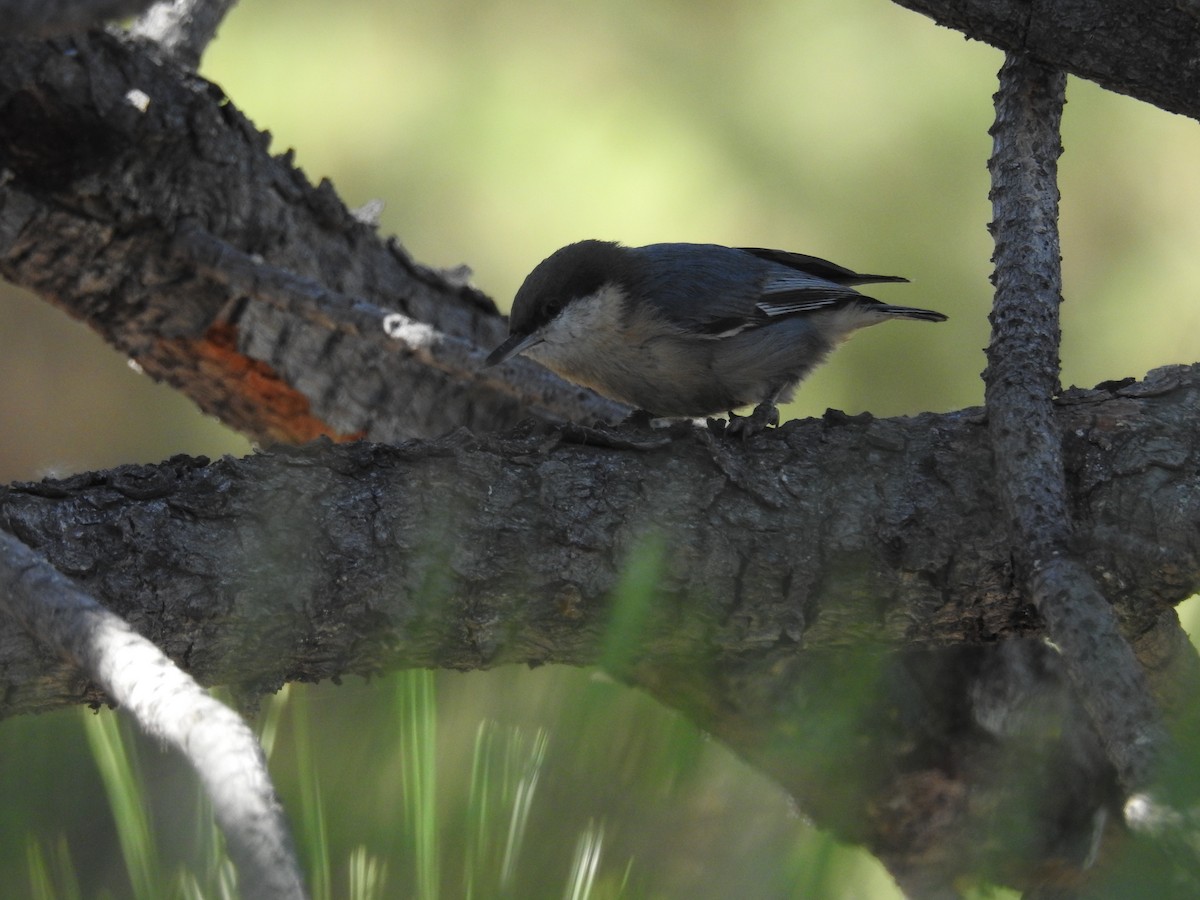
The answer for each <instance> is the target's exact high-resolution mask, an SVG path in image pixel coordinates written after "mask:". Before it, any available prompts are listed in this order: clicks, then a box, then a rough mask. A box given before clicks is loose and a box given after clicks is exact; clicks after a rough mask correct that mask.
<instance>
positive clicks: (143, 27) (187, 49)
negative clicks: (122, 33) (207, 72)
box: [129, 0, 237, 69]
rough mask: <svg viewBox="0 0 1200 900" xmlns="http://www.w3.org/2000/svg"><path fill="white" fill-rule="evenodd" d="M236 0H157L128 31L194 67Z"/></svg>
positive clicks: (184, 63)
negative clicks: (158, 0)
mask: <svg viewBox="0 0 1200 900" xmlns="http://www.w3.org/2000/svg"><path fill="white" fill-rule="evenodd" d="M236 2H237V0H161V2H159V3H155V4H154V6H152V7H150V9H148V10H146V12H145V13H143V14H142V16H141V17H140V18H139V19H138V20H137V21H136V22H134V23H133V25H132V26H131V27H130V29H129V33H130V34H131V35H132V36H133V37H135V38H140V39H142V40H146V41H153V42H154V43H156V44H158V46H159V47H160V48H161V49H162V51H163V52H164V53H166V54H167V55H168V56H170V57H171V58H172V59H174V60H175V61H176V62H177V63H179V64H180V65H181V66H185V67H187V68H189V69H195V68H196V67H197V66H199V65H200V57H201V56H203V55H204V50H205V48H207V47H208V45H209V44H210V43H211V42H212V39H213V38H214V37H216V34H217V27H218V26H219V25H220V24H221V20H222V19H224V18H225V15H226V14H227V13H228V12H229V10H230V9H232V8H233V5H234V4H235V3H236Z"/></svg>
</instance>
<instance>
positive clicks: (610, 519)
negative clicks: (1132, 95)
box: [0, 367, 1200, 713]
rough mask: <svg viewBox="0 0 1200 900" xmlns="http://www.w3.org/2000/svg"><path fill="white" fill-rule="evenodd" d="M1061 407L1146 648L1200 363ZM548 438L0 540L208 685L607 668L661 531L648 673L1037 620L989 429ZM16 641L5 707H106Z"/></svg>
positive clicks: (109, 496) (48, 500)
mask: <svg viewBox="0 0 1200 900" xmlns="http://www.w3.org/2000/svg"><path fill="white" fill-rule="evenodd" d="M1058 414H1059V417H1060V424H1061V426H1062V428H1063V433H1064V434H1066V435H1067V438H1066V440H1065V443H1064V455H1065V457H1066V464H1067V472H1068V482H1069V484H1070V486H1071V489H1072V497H1071V502H1072V505H1073V508H1074V509H1075V510H1076V517H1077V521H1078V522H1079V523H1080V531H1081V536H1080V539H1079V541H1080V546H1079V547H1078V548H1077V549H1078V553H1079V554H1080V555H1081V557H1082V558H1083V559H1085V560H1086V561H1087V563H1088V566H1089V568H1090V570H1091V571H1092V573H1093V574H1094V575H1095V576H1096V577H1097V578H1098V579H1099V580H1100V582H1101V583H1103V584H1104V585H1105V586H1106V589H1107V590H1108V592H1109V596H1110V597H1111V599H1112V601H1113V604H1114V606H1115V608H1116V609H1117V611H1118V613H1119V614H1120V616H1121V618H1122V619H1123V621H1124V623H1125V625H1126V628H1127V630H1128V631H1129V632H1131V633H1133V634H1135V635H1136V634H1137V633H1138V632H1139V631H1141V630H1144V629H1145V628H1146V627H1147V626H1148V625H1149V624H1150V623H1152V622H1153V621H1154V620H1155V618H1156V616H1157V615H1158V614H1159V613H1160V612H1162V611H1163V610H1164V609H1168V608H1170V606H1171V605H1173V604H1174V603H1176V602H1178V601H1179V600H1181V599H1183V598H1184V597H1186V596H1188V595H1189V594H1190V593H1191V592H1193V591H1195V590H1196V589H1197V587H1198V586H1200V528H1198V523H1200V474H1198V473H1200V466H1198V465H1197V460H1198V459H1200V435H1198V434H1197V432H1196V430H1195V428H1194V422H1195V421H1196V419H1197V417H1198V416H1200V367H1193V368H1177V369H1170V370H1160V371H1159V372H1157V373H1154V375H1153V377H1152V378H1151V379H1150V380H1149V381H1147V382H1144V383H1135V384H1131V385H1128V386H1124V387H1120V388H1118V389H1114V390H1111V391H1107V390H1098V391H1090V392H1082V391H1081V392H1076V393H1075V394H1073V395H1071V396H1070V397H1069V398H1068V399H1066V400H1064V401H1062V402H1061V403H1060V405H1059V411H1058ZM556 435H557V432H548V433H545V434H541V433H539V434H534V435H530V436H527V437H523V438H515V437H508V438H494V439H491V438H480V437H475V436H471V435H469V434H467V433H466V432H459V433H457V434H455V435H452V436H449V437H447V438H445V439H443V440H441V441H438V442H435V443H429V444H411V445H404V446H400V447H385V446H375V445H369V444H354V445H348V446H346V447H345V448H341V449H338V448H334V447H331V446H322V445H313V446H309V447H306V448H302V449H297V450H294V451H286V452H285V451H283V450H282V449H280V450H276V451H274V452H270V453H265V454H261V455H255V456H251V457H247V458H245V459H241V460H234V459H228V458H227V459H223V460H219V461H217V462H215V463H211V464H207V463H205V462H203V461H195V460H186V459H176V460H172V461H170V462H167V463H163V464H161V465H158V466H126V467H122V468H118V469H114V470H112V471H110V472H101V473H95V474H85V475H78V476H75V477H73V478H70V479H67V480H65V481H44V482H39V483H33V484H27V485H16V486H13V487H10V488H7V489H5V490H4V491H3V493H2V494H0V523H2V524H3V526H4V527H5V528H7V529H8V530H10V531H12V532H13V533H14V534H15V535H17V536H18V537H19V538H21V539H22V540H24V541H26V542H27V543H29V544H30V545H31V546H33V547H34V548H35V549H37V550H38V551H39V552H41V553H43V554H45V555H46V556H47V558H48V559H49V560H50V561H51V562H52V563H54V564H55V565H56V566H57V567H58V568H59V569H60V570H62V571H63V572H64V573H66V574H68V575H72V576H74V577H76V578H77V579H79V580H80V581H81V582H82V583H83V584H84V585H85V586H86V587H87V588H88V589H89V590H91V591H93V592H94V593H95V595H96V596H97V597H98V598H100V599H101V600H102V602H104V603H106V604H109V605H110V606H111V607H112V608H114V609H115V610H116V611H117V612H119V613H120V614H122V615H124V616H126V617H127V618H128V619H129V620H130V621H131V622H133V623H134V624H135V625H136V626H138V627H140V628H141V629H142V630H143V631H144V632H145V633H147V634H148V635H149V636H151V637H152V638H153V639H154V640H155V641H156V643H158V644H159V645H160V646H162V647H164V648H165V649H166V650H167V651H168V653H170V654H171V655H172V656H174V657H175V658H176V659H177V660H178V661H180V662H182V663H183V664H184V665H185V667H186V668H188V669H189V670H190V671H192V672H193V673H195V674H197V675H198V676H199V677H200V678H201V679H202V680H203V681H205V682H207V683H214V682H222V683H240V684H245V685H253V684H261V685H262V686H263V687H264V688H267V689H269V688H273V687H275V686H277V685H279V684H281V683H282V682H284V681H286V680H291V679H315V678H327V677H331V676H336V675H343V674H347V673H355V672H358V673H368V672H372V671H378V670H381V669H386V668H390V667H394V666H416V665H437V666H454V667H461V668H476V667H482V666H489V665H495V664H498V663H504V662H515V661H528V662H536V663H542V662H566V663H573V664H586V663H592V662H595V661H597V660H598V659H599V658H600V654H601V652H602V649H603V648H602V646H601V638H602V634H603V630H604V624H605V622H606V620H607V615H608V613H609V608H608V603H609V595H610V592H611V591H612V589H613V587H614V585H615V584H616V583H617V581H618V579H619V577H620V573H621V571H622V567H623V566H624V565H625V564H626V563H627V562H628V559H629V557H630V554H632V553H634V552H637V550H638V548H639V547H640V546H641V544H642V543H643V542H644V541H646V540H647V538H648V536H651V535H657V538H656V539H657V540H660V541H661V542H662V543H663V546H664V547H665V550H664V554H665V555H664V562H663V565H664V571H663V573H662V577H661V580H660V581H659V583H658V586H657V590H658V591H659V592H661V595H662V597H663V598H669V600H668V599H664V600H663V601H662V602H660V603H657V604H655V613H654V616H655V627H653V628H647V629H644V630H643V631H642V632H641V634H642V636H643V639H644V642H645V647H644V648H643V649H644V651H645V652H646V653H649V654H651V655H653V654H655V653H662V652H666V651H667V650H668V649H669V646H662V645H658V644H657V643H656V641H657V640H658V639H659V638H661V636H662V635H663V634H665V633H668V632H669V633H670V634H672V635H673V637H672V639H671V641H670V642H669V645H670V646H674V645H676V644H678V645H680V646H687V645H689V644H693V645H694V644H695V643H697V642H700V643H704V644H706V645H710V646H711V649H712V650H713V652H717V653H725V654H738V653H756V652H762V653H767V652H777V651H780V650H781V649H784V650H786V652H789V653H790V652H792V651H793V650H794V648H795V647H797V646H799V645H801V644H803V645H804V646H805V647H809V648H817V647H829V646H839V645H846V644H851V643H861V642H864V641H866V642H878V643H892V644H923V645H924V644H943V643H947V642H958V641H987V640H993V639H995V638H997V637H1001V636H1005V635H1013V634H1021V633H1027V632H1030V631H1034V630H1036V629H1037V628H1038V625H1037V622H1036V616H1034V614H1033V613H1032V610H1031V609H1030V608H1029V607H1027V606H1026V605H1025V604H1024V601H1023V599H1022V597H1021V596H1020V593H1019V591H1018V590H1017V589H1016V588H1015V587H1014V584H1013V575H1012V569H1011V566H1010V559H1009V549H1008V537H1007V531H1006V529H1005V526H1004V522H1003V519H1002V517H1001V516H1000V515H999V509H998V506H997V503H996V498H995V496H994V495H993V493H992V491H993V488H992V486H991V483H990V479H989V478H988V477H986V476H987V473H988V472H990V470H991V465H992V463H991V456H990V451H989V448H988V441H987V437H986V428H985V427H984V426H983V425H981V424H980V423H979V422H978V420H977V417H976V416H975V415H974V414H972V413H970V412H965V413H960V414H951V415H942V416H938V415H932V414H930V415H924V416H921V417H919V418H915V419H871V418H869V417H860V418H856V419H839V418H827V419H825V420H819V421H818V420H807V421H800V422H795V423H791V424H789V425H788V426H786V427H784V428H781V429H778V430H776V431H773V432H771V433H770V434H768V435H764V436H762V437H759V438H756V440H755V442H753V443H752V444H751V446H750V447H748V448H743V446H742V445H741V444H740V443H736V442H728V441H725V440H719V439H715V438H713V437H711V436H710V435H708V434H707V432H704V431H699V432H696V434H695V435H694V436H685V437H680V438H677V439H675V440H672V441H670V442H669V443H667V444H666V445H665V446H662V447H659V448H657V449H650V450H640V451H639V450H617V449H605V448H602V447H596V446H587V445H583V444H573V443H566V442H563V441H562V440H561V439H560V438H559V437H557V436H556ZM250 635H253V636H254V640H253V641H252V642H249V643H242V642H243V641H245V640H246V639H247V637H248V636H250ZM7 640H8V642H7V643H5V644H3V645H0V646H3V653H2V654H0V666H2V667H3V668H0V682H2V683H3V684H4V685H5V693H4V696H5V701H4V703H5V706H4V709H3V711H4V712H6V713H13V712H23V711H28V710H33V709H44V708H47V707H48V706H51V705H56V704H61V703H65V702H77V701H79V700H82V699H87V700H96V699H99V697H98V696H97V695H96V694H94V693H90V694H89V693H87V692H86V691H85V689H84V687H83V686H82V685H80V684H79V683H78V682H77V681H74V680H72V679H71V678H69V677H64V675H63V673H62V670H61V668H60V667H58V666H57V665H56V664H55V662H54V661H53V660H52V659H50V658H47V657H46V656H45V655H44V654H43V653H40V652H38V651H36V650H34V649H33V648H32V647H30V646H28V645H25V644H23V643H22V641H21V640H19V639H18V640H17V641H16V643H15V644H14V643H13V642H12V640H13V638H12V636H10V637H9V638H8V639H7ZM231 640H232V641H234V642H235V643H234V644H233V645H230V644H228V643H227V642H228V641H231ZM52 673H53V674H52Z"/></svg>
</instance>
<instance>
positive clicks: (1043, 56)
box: [895, 0, 1200, 119]
mask: <svg viewBox="0 0 1200 900" xmlns="http://www.w3.org/2000/svg"><path fill="white" fill-rule="evenodd" d="M895 2H896V3H898V4H899V5H901V6H905V7H907V8H909V9H912V10H916V11H917V12H919V13H924V14H925V15H927V16H929V17H930V18H931V19H933V20H934V21H935V22H937V23H938V24H939V25H945V26H947V27H949V28H955V29H957V30H959V31H961V32H963V34H965V35H967V37H971V38H975V39H976V40H981V41H986V42H987V43H989V44H991V45H992V46H994V47H999V48H1000V49H1001V50H1006V51H1017V52H1025V53H1028V54H1029V55H1030V56H1032V57H1034V58H1035V59H1037V60H1039V61H1041V62H1043V63H1046V64H1047V65H1049V66H1051V67H1053V68H1058V69H1063V70H1065V71H1067V72H1069V73H1071V74H1072V75H1078V76H1079V77H1080V78H1086V79H1088V80H1089V81H1094V82H1096V83H1097V84H1098V85H1100V86H1101V87H1104V88H1107V89H1108V90H1110V91H1116V92H1117V93H1121V94H1128V95H1129V96H1131V97H1136V98H1138V99H1139V100H1145V101H1146V102H1147V103H1152V104H1154V105H1155V106H1157V107H1160V108H1161V109H1165V110H1168V111H1170V112H1176V113H1182V114H1183V115H1185V116H1191V117H1192V118H1193V119H1200V66H1197V65H1196V64H1195V61H1196V59H1197V58H1200V6H1198V5H1197V4H1196V3H1194V2H1192V0H1142V2H1138V3H1128V2H1126V0H1052V2H1049V3H1033V2H1032V0H895Z"/></svg>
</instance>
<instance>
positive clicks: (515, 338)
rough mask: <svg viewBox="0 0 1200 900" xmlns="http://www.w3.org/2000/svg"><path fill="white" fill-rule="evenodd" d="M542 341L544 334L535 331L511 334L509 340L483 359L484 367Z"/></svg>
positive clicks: (495, 364)
mask: <svg viewBox="0 0 1200 900" xmlns="http://www.w3.org/2000/svg"><path fill="white" fill-rule="evenodd" d="M541 342H542V335H541V334H540V332H538V331H535V332H534V333H533V334H510V335H509V336H508V340H506V341H505V342H504V343H503V344H501V345H500V346H499V347H497V348H496V349H495V350H493V351H492V352H491V353H489V354H488V358H487V359H485V360H484V361H483V365H484V368H487V367H488V366H497V365H499V364H500V363H502V362H504V361H505V360H506V359H511V358H512V357H514V356H516V355H517V354H518V353H520V352H522V351H523V350H528V349H529V348H530V347H532V346H533V345H534V344H540V343H541Z"/></svg>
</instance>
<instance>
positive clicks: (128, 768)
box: [81, 709, 164, 900]
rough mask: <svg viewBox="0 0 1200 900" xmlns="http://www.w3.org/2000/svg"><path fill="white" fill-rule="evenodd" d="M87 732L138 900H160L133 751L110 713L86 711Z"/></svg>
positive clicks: (155, 856) (150, 833)
mask: <svg viewBox="0 0 1200 900" xmlns="http://www.w3.org/2000/svg"><path fill="white" fill-rule="evenodd" d="M81 715H82V716H83V725H84V731H85V732H86V734H87V740H88V745H89V746H90V747H91V750H92V757H93V758H94V759H95V761H96V767H97V768H98V769H99V770H100V777H101V779H102V780H103V782H104V791H105V793H106V794H107V796H108V802H109V805H110V806H111V807H112V814H113V821H114V823H115V824H116V827H117V838H118V840H119V841H120V844H121V855H122V856H123V857H124V860H125V869H126V871H127V872H128V874H129V881H130V883H131V884H132V885H133V896H134V897H135V898H137V900H161V898H162V897H163V896H164V894H163V891H162V885H161V884H160V878H159V867H158V864H157V860H158V849H157V847H156V845H155V840H154V832H153V830H152V829H151V827H150V814H149V812H148V810H147V808H146V802H145V798H144V797H143V795H142V787H141V781H140V779H139V778H138V777H137V775H136V764H135V761H134V759H133V756H132V752H131V750H130V749H129V748H128V747H127V744H126V742H125V741H124V739H123V738H122V736H121V730H120V725H119V723H118V721H117V717H116V715H115V714H114V713H113V712H111V711H110V710H107V709H102V710H100V711H99V712H97V713H93V712H91V711H90V710H83V711H82V713H81Z"/></svg>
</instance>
